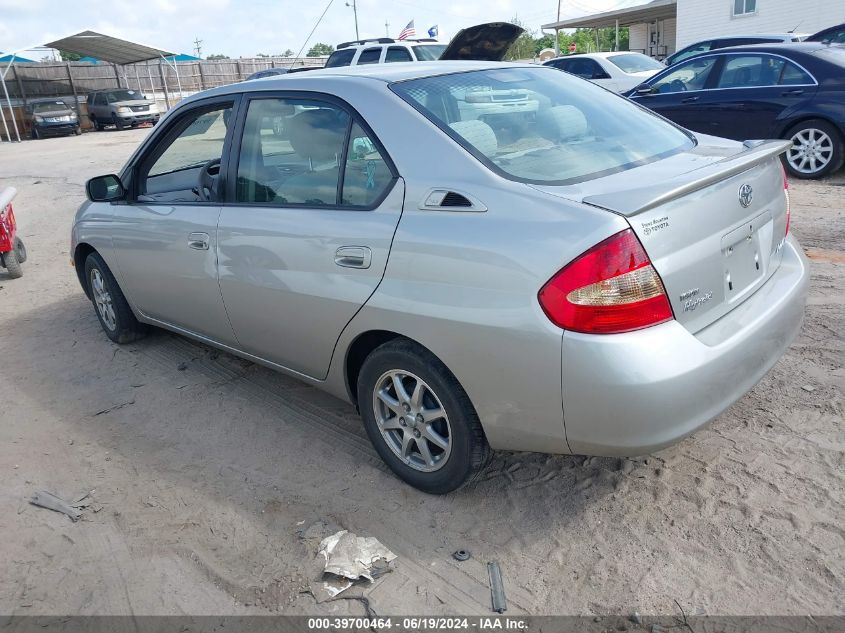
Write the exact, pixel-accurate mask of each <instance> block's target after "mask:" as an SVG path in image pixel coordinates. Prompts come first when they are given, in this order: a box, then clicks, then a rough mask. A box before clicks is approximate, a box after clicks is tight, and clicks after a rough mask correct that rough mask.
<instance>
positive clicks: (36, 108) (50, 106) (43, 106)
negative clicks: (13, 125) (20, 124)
mask: <svg viewBox="0 0 845 633" xmlns="http://www.w3.org/2000/svg"><path fill="white" fill-rule="evenodd" d="M67 109H68V107H67V104H65V102H64V101H45V102H43V103H36V104H34V105H33V106H32V111H33V112H56V111H58V110H67Z"/></svg>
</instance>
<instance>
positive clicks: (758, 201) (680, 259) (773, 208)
mask: <svg viewBox="0 0 845 633" xmlns="http://www.w3.org/2000/svg"><path fill="white" fill-rule="evenodd" d="M788 146H789V143H788V142H785V141H749V142H746V143H745V144H744V145H740V144H738V143H736V144H735V143H730V144H728V142H723V141H716V140H715V139H714V141H713V142H712V143H701V144H699V146H698V147H696V148H695V149H694V150H691V151H690V152H687V153H685V154H681V155H678V156H673V157H672V158H670V159H666V160H662V161H657V162H656V163H652V164H651V165H646V166H644V167H638V168H635V169H631V170H628V171H626V172H622V173H620V174H614V175H613V176H609V177H607V178H600V179H596V180H593V181H590V182H586V183H580V184H578V185H574V186H571V187H542V186H541V187H538V188H539V189H542V190H544V191H547V192H549V193H554V194H555V195H560V196H562V197H565V198H568V199H573V200H577V201H580V202H583V203H585V204H589V205H591V206H595V207H600V208H602V209H606V210H608V211H612V212H614V213H618V214H620V215H623V216H625V217H626V218H627V219H628V222H629V224H630V225H631V228H632V229H633V230H634V232H635V233H636V234H637V237H638V238H639V240H640V242H641V243H642V245H643V247H644V248H645V250H646V252H647V253H648V256H649V258H650V259H651V262H652V264H653V266H654V268H655V269H656V270H657V272H658V273H659V274H660V277H661V279H662V280H663V284H664V286H665V288H666V292H667V294H668V295H669V300H670V303H671V305H672V309H673V311H674V313H675V318H676V319H677V320H678V321H679V322H680V323H681V324H683V325H684V326H685V327H686V328H687V329H688V330H690V331H691V332H693V333H695V332H698V331H699V330H701V329H702V328H704V327H706V326H707V325H709V324H711V323H713V322H714V321H716V320H717V319H719V318H720V317H722V316H723V315H725V314H727V313H728V312H730V311H731V310H732V309H733V308H735V307H736V306H738V305H739V304H740V303H742V302H743V301H744V300H745V299H746V298H748V297H749V296H750V295H751V294H753V293H754V291H755V290H757V288H759V287H760V286H761V285H762V284H763V283H765V281H766V279H768V278H769V277H770V276H771V274H772V273H773V272H774V271H775V270H777V268H778V266H779V265H780V261H781V254H782V251H781V249H782V247H783V241H784V236H785V232H786V209H787V201H786V196H785V194H784V186H783V172H782V170H781V165H780V159H779V158H778V155H779V154H780V153H782V152H783V151H784V150H785V149H786V148H787V147H788ZM643 182H653V183H655V184H653V185H648V186H643V185H642V183H643Z"/></svg>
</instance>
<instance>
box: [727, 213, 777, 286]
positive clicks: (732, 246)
mask: <svg viewBox="0 0 845 633" xmlns="http://www.w3.org/2000/svg"><path fill="white" fill-rule="evenodd" d="M771 229H772V214H771V213H770V212H768V211H765V212H763V213H761V214H760V215H758V216H757V217H755V218H753V219H751V220H748V221H747V222H745V223H744V224H742V225H741V226H739V227H737V228H736V229H734V230H733V231H731V232H730V233H728V234H727V235H725V236H724V237H723V238H722V260H723V262H724V268H725V275H724V286H725V287H724V291H725V297H726V298H727V299H728V301H735V300H736V299H738V298H740V297H742V296H743V295H744V294H746V293H747V292H749V291H750V290H751V289H753V288H754V287H755V286H756V285H757V283H758V282H760V281H761V280H762V279H763V278H764V276H765V274H766V270H767V269H768V267H769V257H770V255H771V248H770V246H771ZM766 236H768V239H766Z"/></svg>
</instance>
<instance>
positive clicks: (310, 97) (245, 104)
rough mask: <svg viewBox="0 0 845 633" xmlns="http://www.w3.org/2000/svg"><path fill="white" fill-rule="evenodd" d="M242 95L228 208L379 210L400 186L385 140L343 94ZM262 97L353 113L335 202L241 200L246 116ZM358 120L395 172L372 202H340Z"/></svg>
mask: <svg viewBox="0 0 845 633" xmlns="http://www.w3.org/2000/svg"><path fill="white" fill-rule="evenodd" d="M241 97H242V101H241V107H240V108H239V111H238V116H237V119H236V121H235V125H234V126H233V134H234V136H233V137H232V139H231V148H230V151H229V160H228V161H227V171H228V173H227V177H226V185H225V195H224V197H223V201H222V204H223V205H225V206H227V207H250V208H253V209H254V208H261V209H267V210H284V209H311V210H314V211H375V210H376V209H378V208H379V207H380V206H381V205H382V204H383V203H384V201H385V199H386V198H387V196H389V195H390V193H391V192H392V191H393V189H394V188H395V187H396V182H397V181H398V180H399V178H400V177H401V175H400V174H399V171H398V170H397V169H396V164H395V163H394V162H393V159H392V158H391V157H390V154H388V153H387V151H386V150H385V147H384V145H383V144H382V142H381V140H379V138H378V136H376V134H375V132H373V129H372V128H371V127H370V126H369V124H368V123H367V122H366V121H365V120H364V117H362V116H361V115H360V114H359V113H358V111H357V110H356V109H355V108H353V107H352V106H351V105H349V103H347V102H346V101H344V100H343V99H341V98H340V97H336V96H335V95H332V94H328V93H325V92H311V91H306V90H272V91H270V90H268V91H261V92H257V91H256V92H247V93H242V94H241ZM261 99H302V100H306V101H322V102H324V103H327V104H329V105H333V106H335V107H339V108H341V109H343V110H344V111H345V112H346V113H347V114H348V115H349V123H348V125H347V127H346V137H345V139H344V142H343V147H344V153H343V164H342V165H341V166H340V168H339V170H338V191H339V192H341V195H340V196H337V197H336V198H335V204H333V205H331V204H323V205H313V204H307V203H286V204H270V203H266V202H240V201H238V200H237V191H236V185H237V178H238V163H239V162H240V154H241V140H242V139H243V131H244V127H245V126H246V116H247V113H248V112H249V104H250V102H252V101H255V100H261ZM356 123H357V124H358V125H359V126H360V127H361V129H362V130H364V132H365V133H366V134H367V137H368V138H369V139H370V140H371V141H372V142H373V144H374V145H375V146H376V149H377V150H378V152H379V154H381V157H382V159H383V160H384V164H385V167H387V169H388V171H389V172H390V175H391V178H390V182H389V183H387V185H386V186H385V188H384V190H383V191H382V192H381V195H379V197H378V198H376V199H375V200H374V201H373V202H372V204H370V205H368V206H363V205H352V204H339V203H338V201H339V200H342V186H343V180H344V177H345V173H346V163H347V161H348V160H349V155H348V154H349V140H350V134H351V132H352V127H353V126H354V125H355V124H356Z"/></svg>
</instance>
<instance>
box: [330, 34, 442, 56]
mask: <svg viewBox="0 0 845 633" xmlns="http://www.w3.org/2000/svg"><path fill="white" fill-rule="evenodd" d="M388 39H390V38H386V37H385V38H382V39H381V40H379V39H372V40H362V41H359V42H344V43H343V44H340V45H338V47H337V49H336V50H334V51H332V54H334V53H337V52H338V51H347V50H355V49H357V48H377V47H379V46H402V45H405V46H446V45H447V44H445V43H443V42H437V41H435V40H434V39H430V38H427V39H424V40H390V41H389V42H388V41H382V40H388Z"/></svg>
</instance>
